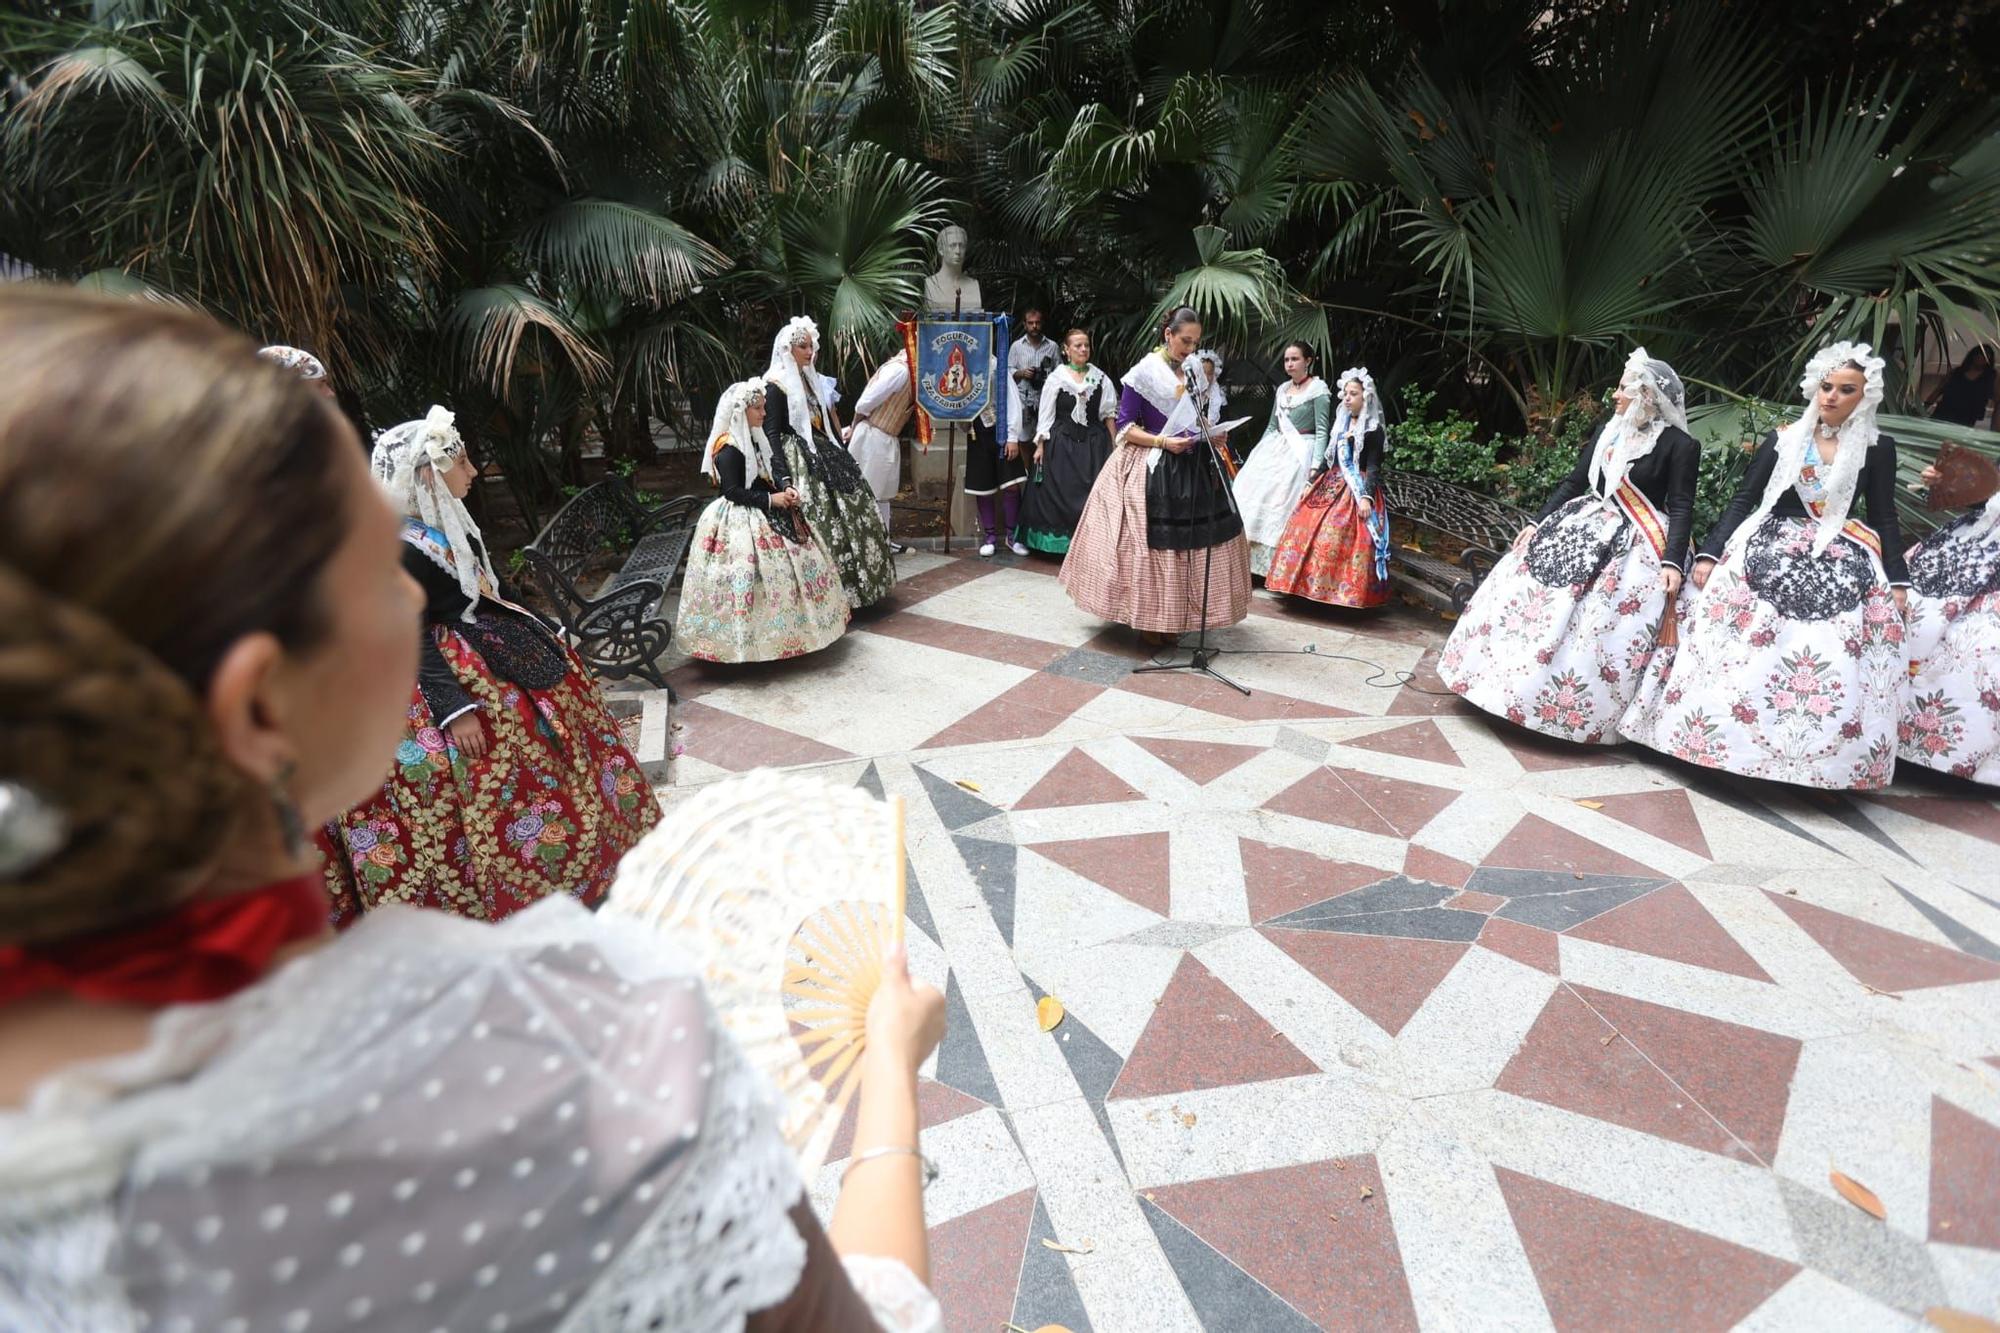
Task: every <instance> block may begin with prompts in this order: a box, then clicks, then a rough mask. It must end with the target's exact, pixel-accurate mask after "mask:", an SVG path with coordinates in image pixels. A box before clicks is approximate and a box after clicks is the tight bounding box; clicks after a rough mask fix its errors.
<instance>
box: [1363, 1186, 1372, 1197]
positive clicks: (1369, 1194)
mask: <svg viewBox="0 0 2000 1333" xmlns="http://www.w3.org/2000/svg"><path fill="white" fill-rule="evenodd" d="M1361 1197H1362V1198H1364V1199H1372V1198H1374V1197H1375V1187H1374V1186H1373V1185H1363V1186H1362V1187H1361Z"/></svg>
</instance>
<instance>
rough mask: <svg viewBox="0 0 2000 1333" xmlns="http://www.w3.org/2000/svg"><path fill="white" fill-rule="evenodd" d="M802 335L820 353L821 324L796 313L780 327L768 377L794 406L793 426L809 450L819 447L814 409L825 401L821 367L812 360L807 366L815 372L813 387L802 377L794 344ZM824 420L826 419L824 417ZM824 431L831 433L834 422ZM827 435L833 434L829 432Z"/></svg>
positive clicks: (766, 377)
mask: <svg viewBox="0 0 2000 1333" xmlns="http://www.w3.org/2000/svg"><path fill="white" fill-rule="evenodd" d="M801 338H803V339H806V340H807V341H809V342H810V343H811V344H812V352H813V356H814V357H817V356H818V355H819V325H817V324H815V323H813V322H812V320H810V319H808V318H807V317H806V316H804V315H798V316H795V317H794V318H792V319H789V320H787V321H786V322H785V327H784V328H782V329H779V330H778V336H777V337H776V338H773V339H772V340H771V364H770V367H769V368H768V369H766V370H765V371H764V379H765V380H766V381H767V382H769V383H771V384H775V385H777V386H778V388H779V389H780V390H782V391H783V393H784V395H785V402H786V403H787V404H789V405H790V408H791V414H792V429H793V430H795V431H797V432H799V437H800V438H801V439H802V440H804V441H805V444H806V447H807V448H808V449H817V448H818V447H819V446H818V443H817V442H816V441H815V440H814V439H813V428H812V409H813V404H814V403H816V402H820V401H823V400H822V399H820V398H819V397H818V396H817V395H818V393H819V382H818V381H819V369H818V367H816V366H814V365H813V364H812V363H811V362H808V363H807V364H806V366H805V369H807V370H810V371H812V373H813V383H812V387H811V389H810V390H809V389H808V388H807V387H806V381H805V380H804V379H803V378H801V377H800V374H799V370H800V366H799V363H798V362H796V361H794V360H792V344H793V343H794V342H797V341H799V340H800V339H801ZM821 420H822V421H823V422H824V421H825V418H824V417H822V418H821ZM822 430H823V431H826V432H830V431H831V430H832V424H831V423H830V422H829V423H826V424H825V425H824V426H823V427H822ZM827 438H829V439H831V438H832V437H831V435H830V434H828V435H827Z"/></svg>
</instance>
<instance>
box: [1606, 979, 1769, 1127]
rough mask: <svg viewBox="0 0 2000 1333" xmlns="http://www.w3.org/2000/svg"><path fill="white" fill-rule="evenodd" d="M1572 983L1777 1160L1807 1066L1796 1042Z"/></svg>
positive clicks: (1711, 1110) (1698, 1100)
mask: <svg viewBox="0 0 2000 1333" xmlns="http://www.w3.org/2000/svg"><path fill="white" fill-rule="evenodd" d="M1572 985H1573V989H1574V990H1575V991H1576V993H1577V996H1578V997H1579V998H1581V999H1582V1000H1583V1001H1584V1003H1586V1004H1588V1005H1589V1006H1590V1007H1591V1008H1593V1009H1595V1010H1597V1012H1598V1013H1599V1014H1600V1015H1601V1016H1602V1017H1603V1018H1604V1020H1605V1021H1606V1022H1608V1023H1610V1024H1611V1026H1612V1027H1614V1028H1616V1029H1618V1035H1619V1036H1621V1037H1623V1038H1624V1039H1625V1040H1626V1041H1628V1042H1630V1043H1632V1045H1633V1046H1635V1047H1637V1048H1638V1050H1639V1051H1640V1052H1641V1053H1642V1054H1644V1055H1645V1057H1646V1058H1647V1059H1648V1060H1651V1061H1652V1062H1653V1063H1654V1064H1656V1065H1658V1066H1659V1067H1660V1069H1661V1070H1663V1071H1664V1072H1665V1073H1666V1076H1667V1077H1668V1078H1670V1079H1672V1080H1673V1081H1674V1082H1675V1084H1676V1085H1678V1086H1679V1087H1680V1088H1681V1090H1682V1091H1684V1092H1686V1093H1687V1094H1688V1095H1689V1096H1690V1097H1693V1098H1694V1100H1695V1104H1696V1105H1697V1106H1699V1107H1700V1108H1701V1109H1702V1110H1704V1111H1706V1112H1708V1114H1709V1115H1710V1116H1712V1117H1714V1118H1715V1119H1716V1120H1719V1121H1721V1122H1722V1124H1723V1127H1724V1128H1726V1129H1727V1130H1728V1131H1729V1132H1730V1133H1732V1134H1734V1135H1735V1136H1736V1137H1737V1138H1739V1139H1741V1140H1742V1141H1743V1142H1745V1143H1747V1144H1749V1145H1750V1147H1751V1148H1752V1149H1754V1150H1755V1151H1756V1153H1757V1155H1758V1156H1759V1157H1760V1158H1762V1159H1763V1160H1764V1161H1765V1162H1766V1163H1769V1162H1773V1161H1776V1160H1777V1156H1778V1135H1779V1134H1780V1133H1781V1132H1782V1131H1783V1130H1784V1128H1785V1106H1786V1104H1787V1103H1788V1102H1789V1101H1790V1100H1791V1094H1792V1072H1793V1071H1794V1070H1796V1069H1797V1068H1798V1065H1799V1050H1800V1043H1799V1041H1798V1040H1797V1039H1796V1038H1794V1037H1786V1036H1782V1035H1780V1034H1778V1033H1776V1032H1766V1031H1764V1030H1763V1029H1762V1028H1752V1027H1744V1026H1743V1025H1741V1024H1739V1023H1726V1022H1724V1021H1723V1020H1721V1019H1719V1018H1709V1017H1707V1016H1705V1015H1702V1014H1690V1013H1686V1012H1683V1011H1682V1010H1679V1009H1670V1008H1668V1007H1667V1006H1665V1005H1662V1004H1652V1003H1649V1002H1648V1001H1645V1000H1634V999H1631V998H1630V997H1628V996H1624V995H1612V994H1609V993H1607V992H1604V991H1598V990H1591V989H1589V988H1588V987H1584V986H1575V985H1574V984H1573V983H1572ZM1730 1155H1731V1156H1738V1155H1739V1154H1736V1153H1733V1152H1732V1153H1731V1154H1730Z"/></svg>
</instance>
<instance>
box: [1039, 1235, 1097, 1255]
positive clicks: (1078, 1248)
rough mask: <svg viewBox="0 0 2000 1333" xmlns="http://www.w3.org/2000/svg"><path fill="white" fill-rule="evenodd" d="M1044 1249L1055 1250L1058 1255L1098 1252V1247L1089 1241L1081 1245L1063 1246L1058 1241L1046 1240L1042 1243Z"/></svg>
mask: <svg viewBox="0 0 2000 1333" xmlns="http://www.w3.org/2000/svg"><path fill="white" fill-rule="evenodd" d="M1042 1248H1043V1249H1045V1250H1054V1251H1055V1252H1056V1253H1057V1254H1095V1253H1096V1252H1097V1247H1096V1246H1095V1245H1092V1244H1091V1243H1090V1242H1089V1241H1085V1242H1084V1243H1083V1244H1081V1245H1063V1244H1060V1243H1058V1242H1056V1241H1052V1240H1047V1239H1044V1240H1043V1241H1042Z"/></svg>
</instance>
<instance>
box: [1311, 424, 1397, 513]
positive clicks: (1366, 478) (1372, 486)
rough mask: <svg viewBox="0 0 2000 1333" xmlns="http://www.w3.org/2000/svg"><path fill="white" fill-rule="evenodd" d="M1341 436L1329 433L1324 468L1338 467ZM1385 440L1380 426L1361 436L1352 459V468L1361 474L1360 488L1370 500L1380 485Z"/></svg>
mask: <svg viewBox="0 0 2000 1333" xmlns="http://www.w3.org/2000/svg"><path fill="white" fill-rule="evenodd" d="M1342 438H1343V437H1341V436H1337V435H1330V436H1328V437H1327V441H1326V470H1327V471H1329V472H1333V471H1338V470H1339V468H1340V445H1341V440H1342ZM1386 441H1387V437H1386V436H1384V435H1383V433H1382V428H1381V427H1380V426H1377V427H1375V428H1374V429H1373V430H1370V431H1368V432H1367V433H1366V434H1364V435H1363V436H1362V437H1361V452H1360V453H1359V454H1358V455H1356V457H1355V459H1354V470H1355V471H1356V472H1359V473H1360V474H1361V489H1362V492H1363V493H1364V494H1366V495H1367V496H1368V498H1369V499H1370V500H1373V499H1374V498H1375V492H1376V491H1378V490H1380V489H1381V486H1382V450H1383V447H1384V445H1385V443H1386Z"/></svg>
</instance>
